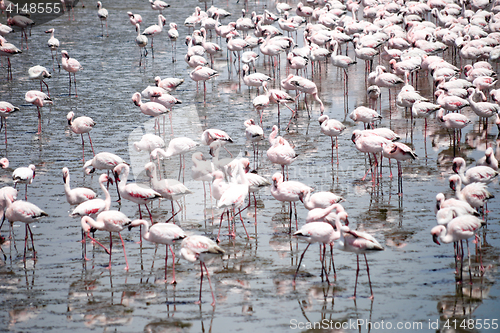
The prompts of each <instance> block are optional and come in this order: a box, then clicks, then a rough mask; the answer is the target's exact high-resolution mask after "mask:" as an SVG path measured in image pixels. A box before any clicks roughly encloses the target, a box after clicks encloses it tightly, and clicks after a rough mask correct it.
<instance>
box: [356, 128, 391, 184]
mask: <svg viewBox="0 0 500 333" xmlns="http://www.w3.org/2000/svg"><path fill="white" fill-rule="evenodd" d="M351 140H352V142H353V143H354V144H355V145H356V149H358V150H359V151H360V152H362V153H368V154H370V153H373V158H374V161H373V164H372V165H370V168H368V170H367V171H366V173H365V175H364V176H363V178H362V180H363V181H364V180H365V179H366V176H367V175H368V172H369V171H370V170H372V181H373V182H375V173H374V170H375V172H376V171H377V165H378V161H377V155H376V154H377V153H381V152H382V150H383V145H384V144H387V143H390V141H389V140H387V139H385V138H383V137H381V136H378V135H366V136H365V135H361V134H357V133H353V135H352V137H351Z"/></svg>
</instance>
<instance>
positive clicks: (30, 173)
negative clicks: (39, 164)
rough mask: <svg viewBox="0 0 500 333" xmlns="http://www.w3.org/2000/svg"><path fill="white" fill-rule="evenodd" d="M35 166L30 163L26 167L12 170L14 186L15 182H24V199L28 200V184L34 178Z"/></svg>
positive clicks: (15, 185)
mask: <svg viewBox="0 0 500 333" xmlns="http://www.w3.org/2000/svg"><path fill="white" fill-rule="evenodd" d="M35 170H36V166H35V165H34V164H30V165H29V166H28V167H19V168H17V169H15V170H14V172H12V180H13V181H14V188H15V187H17V183H21V184H25V191H24V200H28V184H31V183H32V182H33V179H35Z"/></svg>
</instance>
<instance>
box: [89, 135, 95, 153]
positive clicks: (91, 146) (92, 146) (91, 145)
mask: <svg viewBox="0 0 500 333" xmlns="http://www.w3.org/2000/svg"><path fill="white" fill-rule="evenodd" d="M87 134H88V135H89V141H90V148H92V154H94V157H95V152H94V145H93V144H92V139H91V138H90V133H87Z"/></svg>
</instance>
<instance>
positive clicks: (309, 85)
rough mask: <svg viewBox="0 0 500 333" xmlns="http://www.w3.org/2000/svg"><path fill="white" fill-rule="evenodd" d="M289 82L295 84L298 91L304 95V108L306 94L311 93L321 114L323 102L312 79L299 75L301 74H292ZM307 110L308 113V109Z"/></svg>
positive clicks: (323, 107)
mask: <svg viewBox="0 0 500 333" xmlns="http://www.w3.org/2000/svg"><path fill="white" fill-rule="evenodd" d="M290 84H292V85H293V86H295V87H296V89H297V90H298V91H300V92H302V93H304V94H305V95H306V99H305V102H306V108H307V95H308V94H309V95H312V96H313V98H314V99H315V100H316V101H317V102H318V103H319V105H320V108H319V110H320V112H321V115H323V112H324V111H325V106H324V105H323V102H322V101H321V99H320V98H319V96H318V87H317V86H316V83H314V82H313V81H311V80H309V79H306V78H304V77H301V76H294V77H293V78H292V79H291V80H290ZM307 112H308V113H309V109H308V111H307Z"/></svg>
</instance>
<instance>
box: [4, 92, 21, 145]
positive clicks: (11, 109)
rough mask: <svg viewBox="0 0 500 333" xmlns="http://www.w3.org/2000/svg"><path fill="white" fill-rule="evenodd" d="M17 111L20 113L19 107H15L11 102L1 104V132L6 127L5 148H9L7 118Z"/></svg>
mask: <svg viewBox="0 0 500 333" xmlns="http://www.w3.org/2000/svg"><path fill="white" fill-rule="evenodd" d="M16 111H19V108H18V107H17V106H14V105H12V104H10V103H9V102H3V101H2V102H0V120H1V122H2V123H1V127H0V130H1V129H2V128H3V126H4V125H5V146H7V117H8V116H9V115H10V114H12V113H14V112H16Z"/></svg>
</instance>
